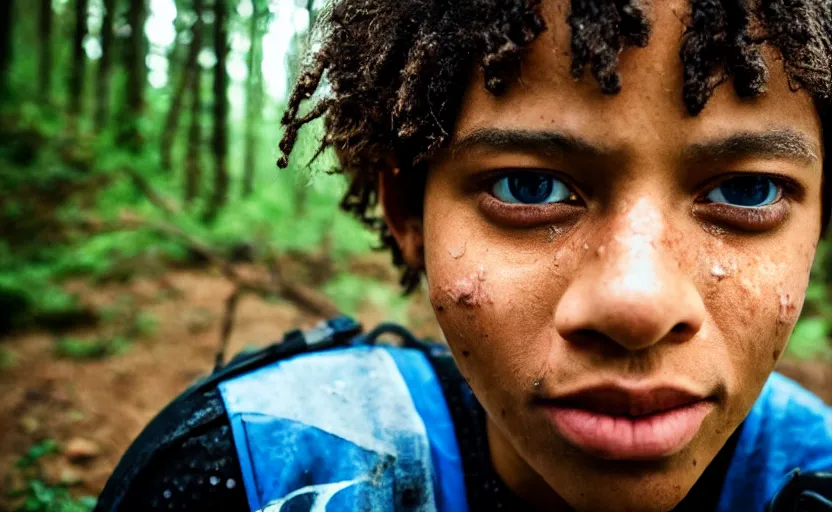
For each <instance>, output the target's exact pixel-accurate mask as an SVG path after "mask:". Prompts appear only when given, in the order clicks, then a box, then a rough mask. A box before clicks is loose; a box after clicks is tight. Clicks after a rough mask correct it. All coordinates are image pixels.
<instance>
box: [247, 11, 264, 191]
mask: <svg viewBox="0 0 832 512" xmlns="http://www.w3.org/2000/svg"><path fill="white" fill-rule="evenodd" d="M260 16H261V14H260V11H259V10H258V8H257V4H256V2H255V3H254V9H253V10H252V13H251V20H250V22H251V25H250V27H249V38H250V41H251V46H250V48H249V50H248V80H247V81H246V135H245V160H244V163H243V191H242V194H243V197H248V196H250V195H251V193H252V192H253V191H254V173H255V169H256V166H257V156H256V155H257V133H258V127H259V124H260V111H261V110H262V108H263V74H262V70H261V69H260V64H261V59H262V57H261V50H260V47H261V45H262V40H261V38H262V34H261V33H260V29H259V24H260Z"/></svg>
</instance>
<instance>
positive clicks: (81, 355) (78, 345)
mask: <svg viewBox="0 0 832 512" xmlns="http://www.w3.org/2000/svg"><path fill="white" fill-rule="evenodd" d="M129 348H130V341H129V340H128V339H127V338H125V337H124V336H113V337H100V338H94V339H91V340H84V339H80V338H74V337H63V338H58V339H57V340H56V342H55V352H56V353H57V354H58V356H60V357H66V358H69V359H101V358H104V357H108V356H114V355H119V354H123V353H124V352H125V351H127V350H128V349H129Z"/></svg>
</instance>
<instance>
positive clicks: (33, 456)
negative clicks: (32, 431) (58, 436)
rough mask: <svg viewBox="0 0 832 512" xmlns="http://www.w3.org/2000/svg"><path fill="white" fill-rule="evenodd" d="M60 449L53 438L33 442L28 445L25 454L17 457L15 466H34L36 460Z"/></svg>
mask: <svg viewBox="0 0 832 512" xmlns="http://www.w3.org/2000/svg"><path fill="white" fill-rule="evenodd" d="M59 451H60V446H59V445H58V442H57V441H55V440H54V439H44V440H43V441H41V442H39V443H35V444H33V445H32V446H30V447H29V450H28V451H27V452H26V454H24V455H23V457H21V458H20V459H18V461H17V464H16V466H17V467H18V468H29V467H32V466H34V465H35V464H36V463H37V462H38V460H40V459H41V458H42V457H44V456H46V455H50V454H52V453H57V452H59Z"/></svg>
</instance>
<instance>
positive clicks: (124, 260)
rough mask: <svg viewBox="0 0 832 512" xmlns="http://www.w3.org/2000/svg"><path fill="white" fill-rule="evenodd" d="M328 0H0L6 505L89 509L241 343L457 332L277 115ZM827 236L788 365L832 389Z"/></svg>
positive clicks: (338, 182) (1, 429)
mask: <svg viewBox="0 0 832 512" xmlns="http://www.w3.org/2000/svg"><path fill="white" fill-rule="evenodd" d="M325 3H326V0H271V1H268V0H239V1H237V0H27V1H23V0H0V233H2V236H0V397H2V406H0V510H27V511H61V512H63V511H73V512H74V511H87V510H90V509H91V507H92V505H93V504H94V501H95V500H94V496H96V495H97V493H98V492H99V491H100V490H101V487H102V486H103V484H104V482H105V481H106V479H107V477H108V475H109V472H110V471H111V470H112V468H113V466H114V464H115V463H116V462H117V461H118V459H119V457H120V456H121V454H122V452H123V451H124V450H125V449H126V447H127V446H128V445H129V443H130V442H131V441H132V440H133V439H134V438H135V437H136V436H137V435H138V433H139V432H140V430H141V428H142V427H143V426H144V425H145V424H146V423H147V422H148V421H149V420H150V419H151V418H152V416H153V415H154V414H155V413H156V412H157V411H159V410H160V409H161V408H162V407H163V406H164V405H165V404H166V403H167V402H169V401H170V400H171V399H172V398H174V397H175V396H176V395H177V394H179V393H180V392H182V391H183V390H184V389H185V388H186V387H187V386H188V385H189V384H190V383H192V382H193V381H194V380H195V379H196V378H198V377H199V376H201V375H204V374H206V373H207V372H210V370H211V369H212V368H213V366H214V363H215V359H216V357H217V353H218V352H221V351H224V352H225V354H226V355H225V357H226V358H227V357H229V356H230V355H232V354H234V353H236V352H238V351H239V350H241V349H243V348H246V347H248V346H262V345H265V344H267V343H269V342H271V341H274V340H276V339H278V338H279V337H280V336H281V335H282V333H283V332H285V331H287V330H289V329H292V328H295V327H305V326H311V325H313V324H314V323H315V322H316V321H318V320H319V319H321V318H326V317H330V316H333V315H335V314H337V313H339V312H342V313H346V314H350V315H355V316H357V317H358V318H359V319H360V320H361V321H362V322H363V323H364V325H365V326H372V325H374V324H376V323H378V322H380V321H383V320H388V321H396V322H400V323H404V324H405V325H407V326H409V327H410V328H412V329H414V330H415V331H416V332H417V333H418V334H419V335H421V336H431V337H434V338H438V337H439V336H440V333H439V331H438V329H437V327H436V326H435V324H434V322H433V314H432V311H431V309H430V307H429V305H428V303H427V300H426V298H425V296H424V294H423V293H419V292H417V293H416V294H415V296H413V297H411V298H407V299H405V298H403V297H402V296H401V292H400V290H399V287H398V283H397V278H398V275H397V273H396V272H395V271H394V269H393V268H392V266H391V265H390V264H389V256H388V255H387V254H386V253H381V252H376V251H373V248H374V244H375V237H374V236H373V235H372V234H370V233H368V232H366V231H365V230H364V229H363V228H362V227H361V225H360V224H359V223H358V222H356V221H354V220H352V219H351V218H349V217H347V216H346V215H344V214H342V213H340V212H339V210H338V203H339V200H340V197H341V195H342V193H343V192H344V190H345V182H344V180H343V179H342V178H341V177H339V176H333V175H331V174H328V172H327V171H329V170H331V169H332V168H333V166H334V165H335V161H334V159H333V158H332V156H331V155H330V154H324V155H322V156H321V157H320V158H318V159H317V160H315V161H314V162H313V163H311V164H310V163H309V162H310V159H311V157H312V156H313V155H314V153H315V150H316V149H317V141H318V136H319V134H320V132H321V127H320V124H313V125H311V126H310V127H308V128H307V129H306V130H305V131H304V132H303V134H302V138H301V139H300V141H299V143H298V147H297V149H296V150H295V153H294V154H293V161H292V164H293V166H292V167H290V168H289V169H286V170H283V171H278V169H277V167H276V165H275V160H276V158H277V150H276V148H277V141H278V140H279V137H280V126H279V120H280V117H281V114H282V111H283V109H284V106H285V103H286V99H287V95H288V92H289V90H290V88H291V84H292V82H293V80H294V78H295V77H296V76H297V75H298V71H299V69H300V66H301V63H302V56H303V55H304V54H305V52H306V50H307V48H308V47H309V46H311V45H314V41H310V38H309V28H310V26H311V25H312V24H314V22H315V19H316V17H317V16H318V15H319V13H320V11H321V9H322V8H325ZM829 249H830V247H829V243H828V242H824V243H822V244H821V246H820V248H819V254H818V258H817V262H816V266H815V269H814V272H813V281H812V285H811V287H810V289H809V296H808V299H807V303H806V307H805V308H804V314H803V317H802V319H801V321H800V323H799V325H798V326H797V329H796V330H795V333H794V336H793V339H792V342H791V344H790V348H789V351H788V353H787V354H786V355H785V357H784V361H783V362H782V363H781V365H780V369H781V370H782V371H783V372H784V373H786V374H788V375H790V376H792V377H795V378H797V379H798V380H800V381H801V382H803V383H804V384H805V385H806V386H808V387H810V388H811V389H813V390H814V391H815V392H817V393H818V394H820V395H821V396H823V397H824V398H825V399H826V400H829V401H832V364H830V361H832V345H830V342H829V336H830V321H832V316H830V314H832V305H831V303H830V295H829V294H830V291H831V290H832V288H830V285H832V254H830V250H829Z"/></svg>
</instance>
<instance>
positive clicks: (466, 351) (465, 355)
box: [462, 350, 471, 357]
mask: <svg viewBox="0 0 832 512" xmlns="http://www.w3.org/2000/svg"><path fill="white" fill-rule="evenodd" d="M470 355H471V352H470V351H468V350H463V351H462V357H468V356H470Z"/></svg>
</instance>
